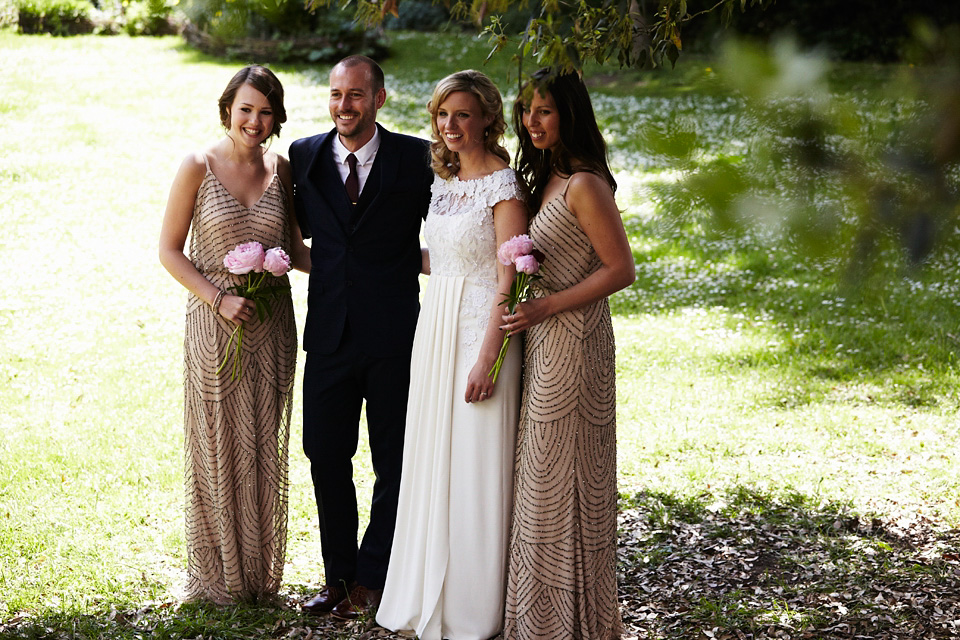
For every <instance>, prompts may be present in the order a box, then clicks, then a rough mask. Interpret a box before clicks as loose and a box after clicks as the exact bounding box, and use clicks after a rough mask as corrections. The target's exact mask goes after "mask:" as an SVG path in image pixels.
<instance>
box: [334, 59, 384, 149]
mask: <svg viewBox="0 0 960 640" xmlns="http://www.w3.org/2000/svg"><path fill="white" fill-rule="evenodd" d="M386 96H387V94H386V91H384V90H383V89H380V90H376V89H374V83H373V74H372V72H371V70H370V68H369V67H368V66H366V65H364V64H354V65H352V66H345V65H342V64H338V65H337V66H335V67H334V68H333V71H331V72H330V117H331V118H333V124H334V126H335V127H336V128H337V133H339V134H340V140H341V141H342V142H343V144H344V146H346V147H347V148H348V149H350V150H351V151H356V150H357V149H359V148H360V147H362V146H363V145H365V144H366V143H367V142H368V141H369V140H370V138H372V137H373V132H374V131H375V130H376V126H377V125H376V122H377V110H378V109H379V108H380V107H382V106H383V103H384V101H385V100H386Z"/></svg>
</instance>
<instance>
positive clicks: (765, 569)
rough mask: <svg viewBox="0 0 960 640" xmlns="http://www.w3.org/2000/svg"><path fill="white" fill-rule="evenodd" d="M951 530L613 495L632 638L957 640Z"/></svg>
mask: <svg viewBox="0 0 960 640" xmlns="http://www.w3.org/2000/svg"><path fill="white" fill-rule="evenodd" d="M958 545H960V531H957V530H943V529H938V528H937V527H936V526H934V525H933V523H930V522H927V521H924V520H922V519H919V518H916V517H911V515H910V514H901V515H900V516H897V517H874V516H870V515H865V514H856V513H853V512H851V511H850V509H849V508H847V507H846V506H844V505H841V504H836V503H829V504H820V503H818V502H817V501H816V500H813V499H811V498H809V497H807V496H803V495H800V494H796V493H793V494H787V495H786V496H785V497H782V498H777V497H773V496H770V495H766V494H763V493H760V492H757V491H754V490H751V489H749V488H744V487H740V488H738V489H736V490H734V491H731V492H730V493H728V494H726V495H723V496H715V495H703V496H701V497H699V498H693V499H681V498H678V497H676V496H673V495H669V494H653V493H639V494H637V495H635V496H632V497H623V498H622V500H621V514H620V548H619V558H620V599H621V605H622V610H623V613H624V623H625V625H626V627H627V629H628V634H627V635H628V636H634V637H637V638H685V639H686V638H717V639H743V638H791V639H792V638H819V639H826V638H838V639H839V638H870V639H874V640H880V639H890V640H893V639H895V638H899V639H901V640H905V639H908V638H910V639H920V638H953V637H960V555H958Z"/></svg>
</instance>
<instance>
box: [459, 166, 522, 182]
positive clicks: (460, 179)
mask: <svg viewBox="0 0 960 640" xmlns="http://www.w3.org/2000/svg"><path fill="white" fill-rule="evenodd" d="M512 170H513V169H511V168H510V167H504V168H503V169H494V170H493V171H491V172H490V173H486V174H484V175H482V176H477V177H476V178H461V177H460V174H454V176H453V179H454V180H456V181H457V182H479V181H480V180H485V179H487V178H489V177H490V176H493V175H496V174H498V173H500V172H501V171H512Z"/></svg>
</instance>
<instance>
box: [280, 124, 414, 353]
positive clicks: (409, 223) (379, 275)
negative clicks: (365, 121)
mask: <svg viewBox="0 0 960 640" xmlns="http://www.w3.org/2000/svg"><path fill="white" fill-rule="evenodd" d="M377 127H378V128H379V129H380V148H379V150H378V151H377V156H376V159H375V160H374V163H373V167H372V168H371V170H370V175H369V176H368V177H367V181H366V183H365V184H364V187H363V191H362V192H361V194H360V200H359V201H358V202H357V204H356V206H353V205H351V204H350V201H349V199H348V198H347V192H346V189H345V188H344V186H343V183H342V182H341V179H340V174H339V173H338V171H337V168H336V166H335V165H334V161H333V150H332V149H331V143H332V141H333V140H334V136H336V135H337V132H336V129H334V130H332V131H329V132H327V133H322V134H320V135H316V136H313V137H310V138H302V139H300V140H296V141H294V142H293V144H291V145H290V166H291V169H292V172H293V184H294V197H293V200H294V207H295V210H296V215H297V220H298V222H299V223H300V230H301V231H302V233H303V237H304V238H312V242H311V248H310V259H311V262H312V267H311V270H310V288H309V293H308V297H307V320H306V327H305V329H304V334H303V348H304V350H305V351H311V352H316V353H320V354H329V353H332V352H333V351H334V350H335V349H336V348H337V345H338V344H339V343H340V338H341V337H342V335H343V331H344V328H345V327H346V326H347V325H348V324H349V326H350V331H351V332H353V333H354V335H355V336H357V337H359V338H360V341H361V343H362V344H363V345H364V346H363V349H364V351H365V352H366V354H367V355H371V356H377V357H389V356H395V355H400V354H403V353H405V352H409V350H410V347H411V345H412V344H413V334H414V331H415V329H416V325H417V314H418V313H419V310H420V295H419V294H420V282H419V279H418V275H419V273H420V223H421V222H422V221H423V219H424V218H425V217H426V215H427V207H428V206H429V204H430V185H431V184H432V182H433V171H432V170H431V169H430V165H429V161H430V159H429V143H428V142H427V141H426V140H422V139H420V138H415V137H412V136H406V135H402V134H398V133H391V132H389V131H387V130H386V129H384V128H383V127H381V126H380V125H379V124H378V125H377Z"/></svg>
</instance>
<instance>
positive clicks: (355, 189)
mask: <svg viewBox="0 0 960 640" xmlns="http://www.w3.org/2000/svg"><path fill="white" fill-rule="evenodd" d="M347 164H348V165H350V175H348V176H347V181H346V182H344V183H343V186H345V187H346V188H347V197H348V198H350V204H357V200H359V199H360V178H359V177H357V156H355V155H353V154H352V153H351V154H350V155H348V156H347Z"/></svg>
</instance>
